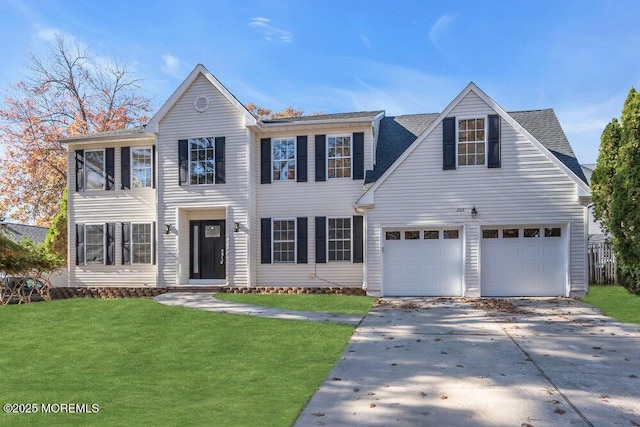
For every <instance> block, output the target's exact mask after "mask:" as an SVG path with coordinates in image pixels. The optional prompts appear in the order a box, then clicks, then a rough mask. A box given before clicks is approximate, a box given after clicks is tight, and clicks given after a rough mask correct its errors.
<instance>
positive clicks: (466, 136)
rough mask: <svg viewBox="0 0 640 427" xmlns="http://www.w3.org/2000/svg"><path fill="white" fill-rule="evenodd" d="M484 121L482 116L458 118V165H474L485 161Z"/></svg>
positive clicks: (485, 133) (482, 163)
mask: <svg viewBox="0 0 640 427" xmlns="http://www.w3.org/2000/svg"><path fill="white" fill-rule="evenodd" d="M486 122H487V121H486V120H485V118H484V117H478V118H469V119H458V130H457V146H458V147H457V148H458V166H475V165H484V164H485V163H486V160H485V153H486V150H485V144H486V142H487V141H486V135H487V132H486Z"/></svg>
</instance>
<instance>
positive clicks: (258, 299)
mask: <svg viewBox="0 0 640 427" xmlns="http://www.w3.org/2000/svg"><path fill="white" fill-rule="evenodd" d="M216 298H219V299H221V300H225V301H234V302H241V303H244V304H253V305H261V306H263V307H275V308H283V309H286V310H298V311H313V312H325V313H337V314H362V315H364V314H367V313H368V312H369V310H371V306H372V305H373V303H374V301H375V298H372V297H365V296H356V295H324V294H281V295H277V294H276V295H269V294H216Z"/></svg>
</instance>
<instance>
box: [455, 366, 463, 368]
mask: <svg viewBox="0 0 640 427" xmlns="http://www.w3.org/2000/svg"><path fill="white" fill-rule="evenodd" d="M456 366H457V367H458V368H464V366H463V365H456Z"/></svg>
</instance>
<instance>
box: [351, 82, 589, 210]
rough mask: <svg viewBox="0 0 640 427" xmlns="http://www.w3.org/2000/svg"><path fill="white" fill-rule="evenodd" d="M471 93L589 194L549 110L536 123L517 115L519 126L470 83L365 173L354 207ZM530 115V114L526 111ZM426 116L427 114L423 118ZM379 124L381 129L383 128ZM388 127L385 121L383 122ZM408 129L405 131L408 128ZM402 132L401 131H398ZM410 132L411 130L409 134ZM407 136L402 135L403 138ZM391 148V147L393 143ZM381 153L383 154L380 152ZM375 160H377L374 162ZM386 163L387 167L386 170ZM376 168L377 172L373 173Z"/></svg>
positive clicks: (370, 197)
mask: <svg viewBox="0 0 640 427" xmlns="http://www.w3.org/2000/svg"><path fill="white" fill-rule="evenodd" d="M470 92H473V93H474V94H475V95H477V96H478V97H479V98H480V99H481V100H482V101H484V102H485V103H486V104H487V105H488V106H489V107H490V108H491V109H493V110H494V111H495V112H496V113H497V114H499V115H500V116H501V117H502V119H503V120H505V121H506V122H507V123H509V124H510V125H511V126H512V127H513V128H514V129H515V130H516V131H518V132H520V133H521V134H522V135H523V136H524V137H525V138H526V139H527V140H529V141H530V142H531V143H532V144H533V145H534V146H536V147H537V148H538V149H539V150H540V151H541V152H542V153H543V154H545V155H546V156H547V157H548V158H549V160H551V161H552V162H553V163H554V164H555V165H556V166H558V167H559V168H560V169H561V170H562V171H563V172H565V173H566V174H567V176H569V178H571V179H572V180H573V181H574V182H575V183H576V184H577V185H578V190H579V192H580V193H581V195H585V194H589V193H590V192H589V187H588V185H587V184H586V178H585V177H584V174H583V173H582V170H581V169H580V165H579V163H578V161H577V159H576V158H575V154H574V153H573V150H572V149H571V146H570V145H569V142H568V141H567V138H566V136H565V134H564V132H563V131H562V128H561V127H560V124H559V122H558V119H557V117H556V116H555V113H554V112H553V110H552V109H548V110H536V111H539V112H540V114H538V115H536V116H537V118H538V120H534V114H529V115H526V114H520V115H518V114H517V112H516V113H515V114H516V115H518V116H519V118H520V119H521V120H522V121H523V122H525V123H524V124H523V123H520V122H519V121H517V120H516V119H515V118H514V117H512V115H510V113H507V112H506V111H505V110H504V109H503V108H502V107H500V106H499V105H498V104H497V103H496V102H495V101H494V100H493V99H491V98H490V97H489V96H488V95H487V94H485V93H484V92H483V91H482V90H481V89H480V88H478V87H477V86H476V85H475V84H474V83H473V82H470V83H469V84H468V85H467V86H466V87H465V88H464V89H463V90H462V92H460V93H459V94H458V96H456V98H455V99H454V100H453V101H451V102H450V103H449V105H447V107H446V108H445V109H444V110H443V111H442V112H441V113H440V114H437V115H435V118H434V119H433V120H432V121H431V123H429V124H428V125H427V126H426V128H425V129H424V130H423V131H422V133H420V134H419V135H418V136H417V138H415V140H413V141H412V142H410V143H409V145H408V146H407V147H406V148H405V149H403V150H402V151H400V149H401V146H402V145H406V142H407V141H406V140H405V141H404V144H403V143H400V144H396V149H395V150H394V149H392V150H390V151H391V152H395V153H396V154H398V152H399V155H398V157H395V158H393V157H392V156H391V155H390V156H389V158H381V160H383V164H381V165H380V167H379V166H378V164H376V168H375V169H374V171H372V172H371V174H367V181H366V182H367V183H371V182H373V181H375V183H373V185H372V186H371V187H369V189H367V191H365V193H364V194H363V195H362V196H361V197H360V199H359V200H358V202H357V204H359V205H370V204H372V203H373V199H374V197H373V195H374V193H375V190H376V189H377V188H378V187H379V186H380V185H381V184H382V183H383V182H384V181H385V180H386V179H387V178H388V177H389V176H390V175H391V174H392V173H393V172H394V171H395V170H396V169H397V168H398V166H399V165H400V164H401V163H402V162H403V161H404V160H405V159H406V158H407V157H408V156H409V155H411V153H412V152H413V151H414V150H415V149H416V148H417V147H418V146H419V145H420V143H422V141H424V140H425V139H426V137H427V136H428V135H429V134H430V133H431V132H433V131H434V130H435V128H436V127H437V126H438V124H440V122H441V121H442V120H443V119H444V118H445V117H447V116H448V115H449V114H450V113H451V111H452V110H453V109H454V108H455V107H456V106H457V105H458V104H459V103H460V102H461V101H462V100H463V99H464V98H465V97H466V96H467V95H468V94H469V93H470ZM520 113H527V112H520ZM529 113H532V112H529ZM425 116H426V115H425ZM541 118H545V119H546V120H547V123H546V124H544V123H543V124H542V125H540V124H539V121H540V119H541ZM383 123H385V122H384V119H383V122H381V128H382V125H383ZM386 124H388V122H387V123H386ZM527 125H528V126H529V128H531V132H529V130H528V129H527ZM407 130H408V129H407ZM400 132H401V133H402V131H400ZM409 133H411V131H409ZM382 134H383V130H382V129H381V130H380V135H381V136H382ZM533 134H535V135H536V136H537V137H539V138H541V139H543V140H545V141H548V142H547V144H548V145H549V147H546V146H545V144H543V143H542V142H540V140H538V138H536V137H535V136H534V135H533ZM406 136H408V135H407V134H406V133H405V137H406ZM384 142H385V140H384V139H379V143H384ZM392 145H393V144H392ZM378 150H382V147H380V148H378ZM379 152H381V153H384V151H379ZM376 160H378V159H376ZM385 163H387V164H389V163H391V164H390V165H388V166H387V167H386V168H385V167H384V166H385ZM376 169H378V171H376Z"/></svg>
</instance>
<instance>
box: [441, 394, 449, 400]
mask: <svg viewBox="0 0 640 427" xmlns="http://www.w3.org/2000/svg"><path fill="white" fill-rule="evenodd" d="M448 398H449V397H448V396H447V395H446V394H443V395H442V396H440V400H447V399H448Z"/></svg>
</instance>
